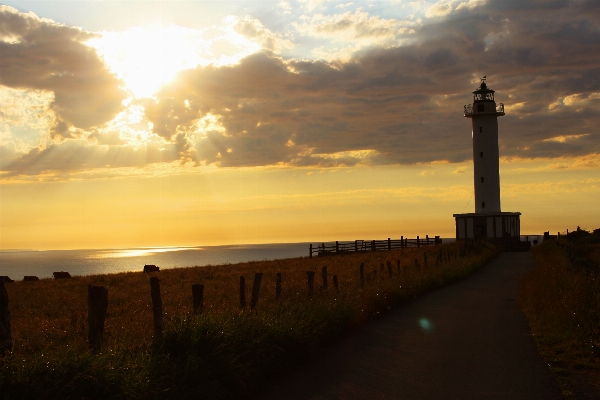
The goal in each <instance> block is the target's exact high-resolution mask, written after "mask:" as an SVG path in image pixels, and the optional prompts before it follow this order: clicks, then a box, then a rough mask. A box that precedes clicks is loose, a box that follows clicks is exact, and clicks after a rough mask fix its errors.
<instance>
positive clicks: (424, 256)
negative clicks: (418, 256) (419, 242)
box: [423, 253, 427, 268]
mask: <svg viewBox="0 0 600 400" xmlns="http://www.w3.org/2000/svg"><path fill="white" fill-rule="evenodd" d="M423 267H424V268H427V253H423Z"/></svg>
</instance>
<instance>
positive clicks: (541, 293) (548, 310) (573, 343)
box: [519, 241, 600, 398]
mask: <svg viewBox="0 0 600 400" xmlns="http://www.w3.org/2000/svg"><path fill="white" fill-rule="evenodd" d="M568 249H569V250H568ZM569 253H571V257H569ZM599 254H600V244H587V245H586V246H584V247H581V246H579V245H577V244H576V243H572V242H568V241H564V242H563V244H562V246H559V245H557V244H556V243H552V242H550V243H544V244H543V245H542V246H539V247H537V248H536V249H535V250H534V256H535V258H536V261H537V264H538V267H537V268H536V269H535V270H533V271H532V272H531V273H530V274H529V275H528V276H527V277H526V278H525V279H524V280H523V282H522V285H521V291H520V294H519V302H520V304H521V307H522V308H523V311H524V312H525V314H526V316H527V318H528V320H529V324H530V326H531V329H532V332H533V334H534V337H535V338H536V342H537V344H538V348H539V349H540V353H541V354H542V356H543V357H544V358H545V359H546V361H547V362H548V364H549V365H550V366H551V367H552V370H553V373H554V376H555V378H556V379H557V381H558V383H559V384H560V386H561V388H562V390H563V394H565V395H566V397H568V398H588V397H586V396H588V393H594V395H592V396H591V397H589V398H597V397H596V396H599V395H600V279H599V275H598V266H599V265H600V263H598V261H599V259H598V255H599ZM573 260H575V261H577V262H576V263H575V264H574V263H573V262H572V261H573ZM581 261H584V262H583V263H580V262H581ZM594 266H595V267H594ZM582 396H583V397H582Z"/></svg>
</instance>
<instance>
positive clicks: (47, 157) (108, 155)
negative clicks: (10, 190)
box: [0, 139, 180, 178]
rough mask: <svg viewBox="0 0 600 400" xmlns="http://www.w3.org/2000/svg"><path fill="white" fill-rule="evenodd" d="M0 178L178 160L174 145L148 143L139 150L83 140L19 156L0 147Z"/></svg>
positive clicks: (40, 148)
mask: <svg viewBox="0 0 600 400" xmlns="http://www.w3.org/2000/svg"><path fill="white" fill-rule="evenodd" d="M2 155H4V156H5V157H3V159H2V161H1V162H0V169H1V170H2V171H4V173H0V178H10V177H14V176H20V175H23V176H33V175H40V174H54V173H56V174H64V173H70V172H80V171H82V170H88V169H96V168H123V167H138V166H141V165H148V164H154V163H165V162H173V161H177V160H179V159H180V154H179V149H178V148H177V145H156V144H148V145H146V146H143V147H141V148H139V149H135V148H132V147H130V146H123V145H112V146H108V145H98V144H94V143H90V142H89V141H87V140H84V139H76V140H66V141H64V142H62V143H59V144H50V145H49V146H46V147H43V148H42V147H36V148H33V149H31V150H30V151H29V152H27V153H25V154H23V155H20V154H15V152H14V151H12V149H10V148H7V147H6V146H0V156H2Z"/></svg>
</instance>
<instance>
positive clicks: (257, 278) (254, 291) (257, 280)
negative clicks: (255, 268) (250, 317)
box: [250, 272, 263, 311]
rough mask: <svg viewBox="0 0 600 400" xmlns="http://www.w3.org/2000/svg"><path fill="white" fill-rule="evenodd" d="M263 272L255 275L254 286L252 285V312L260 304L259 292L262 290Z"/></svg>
mask: <svg viewBox="0 0 600 400" xmlns="http://www.w3.org/2000/svg"><path fill="white" fill-rule="evenodd" d="M262 276H263V274H262V272H257V273H255V274H254V284H253V285H252V298H251V299H250V311H252V310H254V309H255V308H256V304H257V303H258V292H259V290H260V281H261V280H262Z"/></svg>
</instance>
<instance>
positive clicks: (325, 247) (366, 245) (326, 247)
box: [308, 235, 442, 258]
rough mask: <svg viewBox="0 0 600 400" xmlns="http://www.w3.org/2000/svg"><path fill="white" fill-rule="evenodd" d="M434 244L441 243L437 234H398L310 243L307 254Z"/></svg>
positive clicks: (320, 254) (404, 247) (322, 254)
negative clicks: (371, 238) (412, 237)
mask: <svg viewBox="0 0 600 400" xmlns="http://www.w3.org/2000/svg"><path fill="white" fill-rule="evenodd" d="M436 244H442V239H440V237H439V236H435V237H434V238H429V235H425V238H419V236H417V238H416V239H409V238H405V237H404V236H400V239H391V238H388V239H387V240H355V241H354V242H339V241H336V242H335V243H332V242H330V243H321V244H320V245H316V246H314V245H313V244H312V243H311V244H310V246H309V253H308V256H309V257H310V258H312V257H313V254H316V255H317V256H318V257H323V256H332V255H336V254H344V253H358V252H362V251H383V250H396V249H406V248H409V247H421V246H433V245H436Z"/></svg>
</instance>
